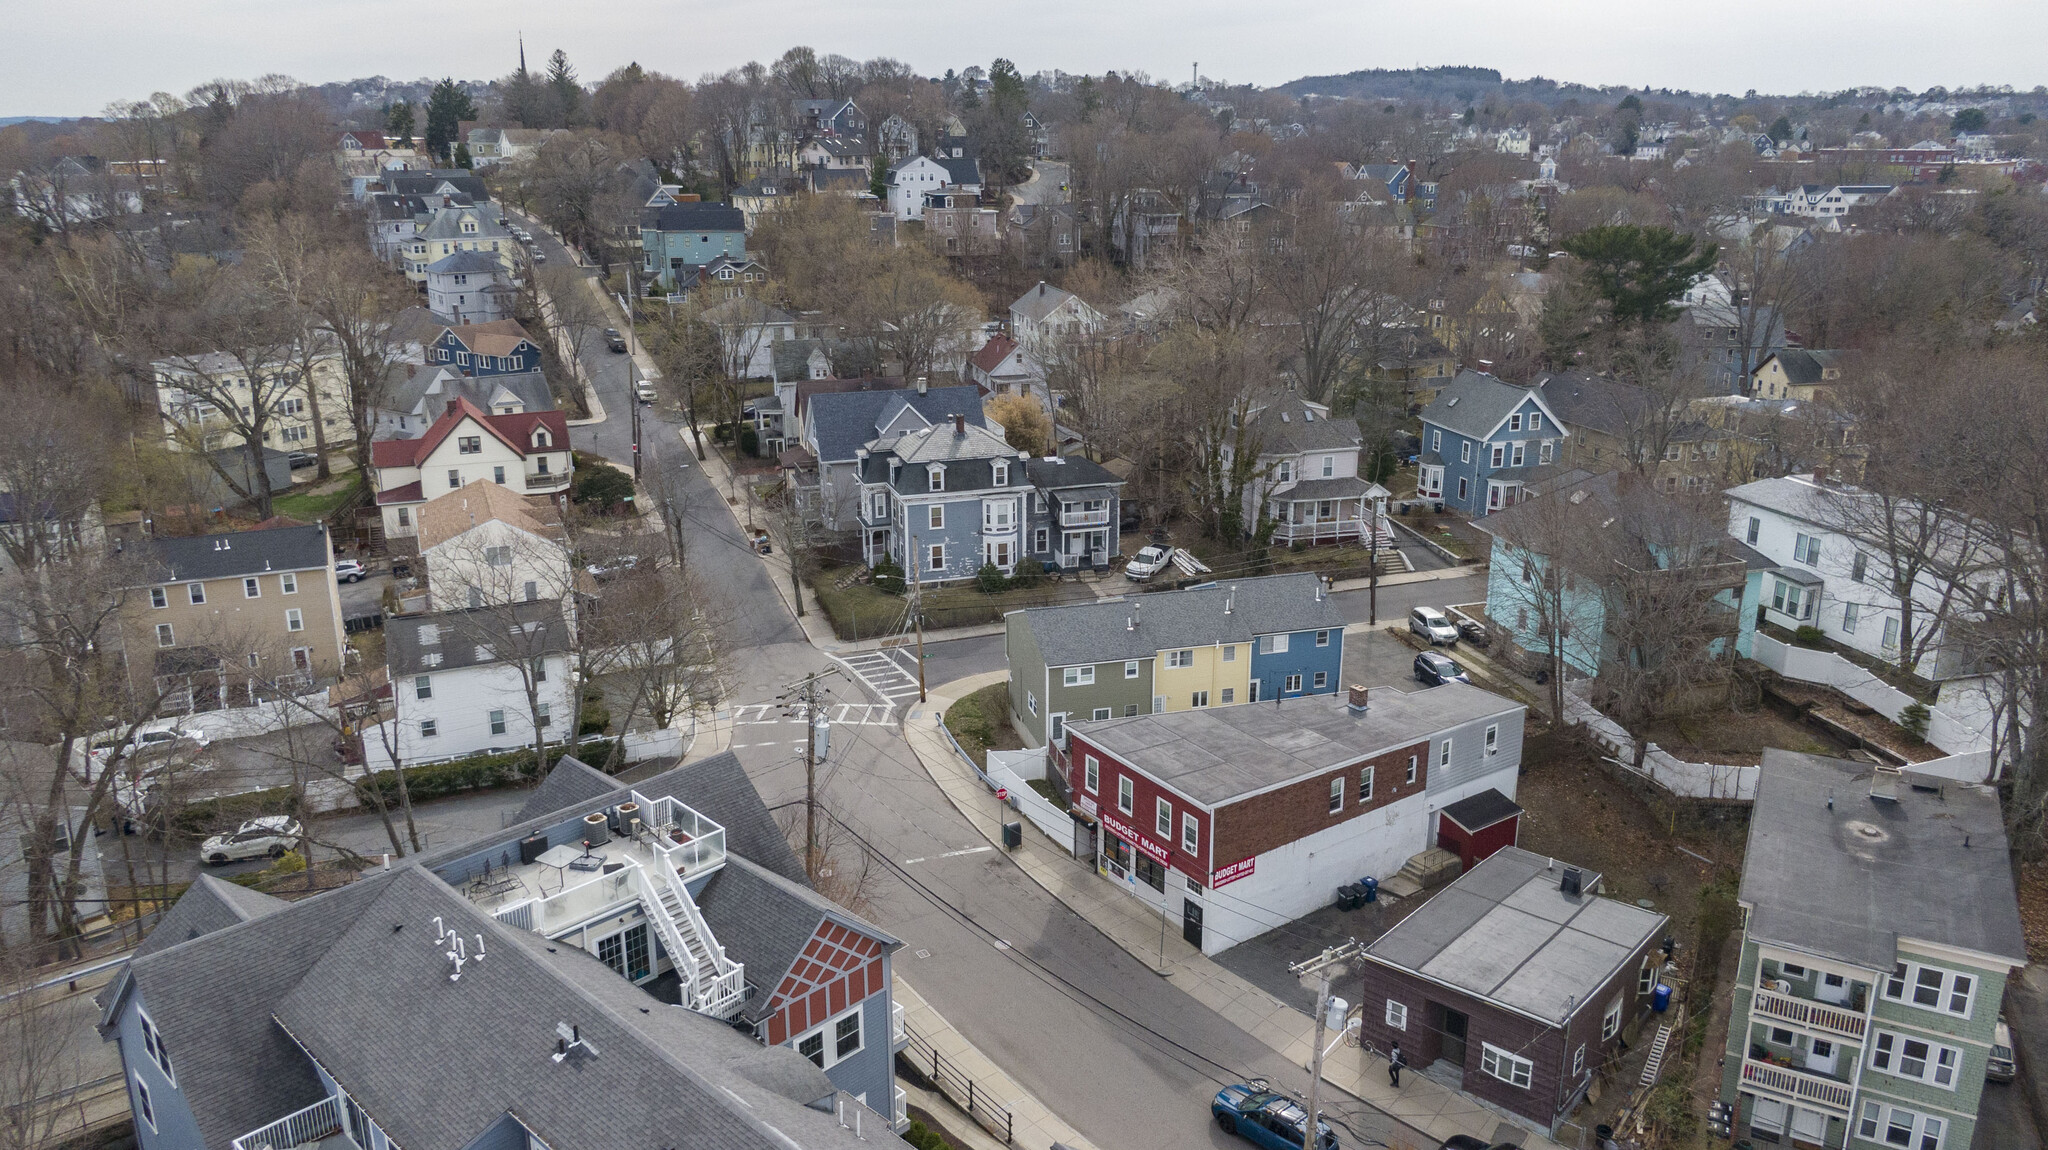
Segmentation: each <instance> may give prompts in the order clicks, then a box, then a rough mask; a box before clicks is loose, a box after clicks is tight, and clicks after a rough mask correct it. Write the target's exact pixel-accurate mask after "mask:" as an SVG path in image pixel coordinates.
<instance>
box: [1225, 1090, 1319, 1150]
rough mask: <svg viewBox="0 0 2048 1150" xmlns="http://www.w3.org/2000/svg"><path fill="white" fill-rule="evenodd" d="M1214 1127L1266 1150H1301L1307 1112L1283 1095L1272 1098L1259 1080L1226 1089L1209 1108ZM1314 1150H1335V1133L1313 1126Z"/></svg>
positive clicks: (1306, 1123)
mask: <svg viewBox="0 0 2048 1150" xmlns="http://www.w3.org/2000/svg"><path fill="white" fill-rule="evenodd" d="M1209 1112H1210V1113H1212V1114H1214V1115H1215V1116H1216V1125H1218V1126H1220V1127H1222V1128H1223V1132H1224V1133H1225V1134H1235V1135H1237V1136H1238V1137H1240V1138H1243V1139H1245V1140H1246V1141H1248V1142H1250V1143H1251V1144H1252V1145H1254V1146H1263V1147H1265V1148H1266V1150H1302V1144H1301V1132H1302V1130H1303V1129H1304V1128H1305V1127H1307V1126H1308V1110H1307V1108H1305V1107H1303V1106H1302V1104H1301V1103H1299V1102H1296V1101H1295V1100H1294V1099H1292V1098H1289V1097H1288V1096H1287V1095H1285V1094H1275V1093H1274V1092H1273V1091H1271V1090H1268V1089H1267V1088H1266V1084H1265V1082H1264V1081H1261V1080H1256V1079H1255V1080H1253V1082H1252V1083H1251V1084H1250V1085H1242V1084H1241V1085H1237V1086H1226V1087H1224V1088H1223V1089H1222V1090H1220V1091H1218V1092H1217V1094H1216V1101H1214V1102H1212V1103H1210V1104H1209ZM1316 1133H1317V1139H1316V1146H1317V1150H1337V1135H1336V1132H1335V1131H1333V1130H1331V1129H1330V1124H1329V1123H1328V1122H1317V1123H1316Z"/></svg>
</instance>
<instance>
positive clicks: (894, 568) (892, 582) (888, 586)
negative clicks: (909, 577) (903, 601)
mask: <svg viewBox="0 0 2048 1150" xmlns="http://www.w3.org/2000/svg"><path fill="white" fill-rule="evenodd" d="M871 570H872V571H873V575H872V578H873V581H874V584H875V590H877V591H883V592H886V593H888V594H890V595H901V594H903V567H902V566H901V565H900V564H898V563H897V562H896V561H895V560H894V559H883V560H882V561H881V562H880V563H877V564H875V565H874V567H873V568H872V569H871Z"/></svg>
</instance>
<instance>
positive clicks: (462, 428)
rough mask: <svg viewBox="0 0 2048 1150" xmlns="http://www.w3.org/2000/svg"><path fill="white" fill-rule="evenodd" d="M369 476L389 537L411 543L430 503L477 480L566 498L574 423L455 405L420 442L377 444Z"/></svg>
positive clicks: (556, 415) (551, 414)
mask: <svg viewBox="0 0 2048 1150" xmlns="http://www.w3.org/2000/svg"><path fill="white" fill-rule="evenodd" d="M370 469H371V476H370V482H371V484H372V486H374V487H375V488H376V491H377V507H378V508H379V510H380V511H381V512H382V513H383V519H384V537H385V538H386V539H406V538H410V537H412V536H413V535H415V534H417V533H418V530H419V526H418V515H419V513H420V509H421V508H422V507H423V506H425V504H426V503H427V501H428V500H429V499H431V498H433V497H435V496H438V495H441V494H444V493H446V492H450V491H454V490H456V489H457V488H460V487H465V486H467V485H469V484H471V483H475V482H477V481H478V480H484V481H488V482H491V483H496V484H499V485H500V486H503V487H504V488H505V489H506V490H507V491H510V492H514V493H517V494H522V495H553V494H555V493H557V492H561V491H566V490H568V488H569V481H570V474H571V473H570V466H569V423H568V417H567V416H565V415H563V414H562V413H561V412H559V411H523V412H517V413H512V414H506V415H492V414H490V413H489V412H487V411H485V410H484V409H483V408H480V407H478V406H477V405H476V404H474V403H471V402H470V401H469V400H467V399H456V400H451V401H450V402H449V404H448V407H447V409H446V410H445V411H443V412H442V413H441V416H440V417H439V418H438V419H436V420H434V423H433V425H432V426H431V427H429V428H427V431H426V434H424V435H422V436H420V437H419V438H418V439H380V440H378V441H377V442H375V443H372V444H371V445H370Z"/></svg>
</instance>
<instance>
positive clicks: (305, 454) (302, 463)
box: [285, 451, 320, 471]
mask: <svg viewBox="0 0 2048 1150" xmlns="http://www.w3.org/2000/svg"><path fill="white" fill-rule="evenodd" d="M285 459H286V460H287V461H289V462H290V463H291V465H292V470H293V471H297V470H298V469H300V468H302V467H318V466H319V465H320V457H319V456H317V455H315V454H313V453H312V452H310V451H294V452H292V453H291V454H290V455H287V456H285Z"/></svg>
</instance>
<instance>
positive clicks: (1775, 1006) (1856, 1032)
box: [1749, 990, 1869, 1044]
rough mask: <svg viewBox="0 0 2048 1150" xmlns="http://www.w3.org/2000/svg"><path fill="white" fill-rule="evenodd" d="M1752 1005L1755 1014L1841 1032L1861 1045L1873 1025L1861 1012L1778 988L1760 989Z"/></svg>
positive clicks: (1751, 1001) (1819, 1029)
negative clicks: (1868, 1028) (1866, 1032)
mask: <svg viewBox="0 0 2048 1150" xmlns="http://www.w3.org/2000/svg"><path fill="white" fill-rule="evenodd" d="M1749 1005H1750V1010H1751V1011H1752V1012H1753V1013H1755V1014H1757V1015H1760V1016H1762V1017H1764V1018H1772V1019H1776V1020H1778V1021H1780V1022H1789V1023H1792V1024H1793V1025H1795V1026H1803V1027H1806V1028H1807V1029H1809V1030H1818V1031H1823V1032H1825V1033H1828V1034H1833V1035H1838V1036H1840V1037H1842V1038H1847V1039H1849V1040H1850V1041H1852V1042H1855V1043H1858V1044H1860V1043H1862V1041H1863V1032H1864V1029H1865V1028H1866V1027H1867V1026H1868V1025H1869V1020H1868V1019H1866V1018H1864V1017H1863V1016H1862V1015H1861V1014H1858V1013H1854V1012H1852V1011H1849V1010H1846V1009H1843V1008H1842V1007H1839V1006H1829V1005H1828V1004H1827V1003H1824V1002H1814V1001H1812V1000H1811V999H1805V998H1794V997H1793V996H1791V995H1789V994H1779V993H1778V992H1777V991H1775V990H1759V991H1757V992H1756V997H1755V998H1753V999H1751V1000H1750V1004H1749Z"/></svg>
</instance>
